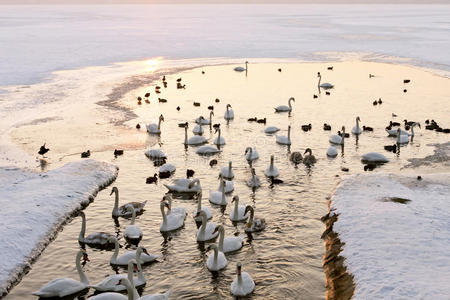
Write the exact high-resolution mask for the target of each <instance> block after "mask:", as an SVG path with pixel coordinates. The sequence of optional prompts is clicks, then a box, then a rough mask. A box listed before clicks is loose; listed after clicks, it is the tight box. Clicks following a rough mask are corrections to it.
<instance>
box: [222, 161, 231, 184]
mask: <svg viewBox="0 0 450 300" xmlns="http://www.w3.org/2000/svg"><path fill="white" fill-rule="evenodd" d="M220 174H222V177H223V178H225V179H228V180H232V179H233V178H234V172H233V168H232V166H231V161H229V162H228V167H223V168H222V170H221V171H220Z"/></svg>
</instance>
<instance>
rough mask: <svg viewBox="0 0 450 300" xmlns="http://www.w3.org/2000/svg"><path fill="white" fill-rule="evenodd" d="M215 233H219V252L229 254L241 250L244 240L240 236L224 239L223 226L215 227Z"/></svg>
mask: <svg viewBox="0 0 450 300" xmlns="http://www.w3.org/2000/svg"><path fill="white" fill-rule="evenodd" d="M215 231H218V232H219V251H221V252H223V253H229V252H234V251H237V250H239V249H241V248H242V246H243V244H244V239H243V238H242V237H240V236H227V237H225V229H224V228H223V225H219V226H217V227H216V229H215Z"/></svg>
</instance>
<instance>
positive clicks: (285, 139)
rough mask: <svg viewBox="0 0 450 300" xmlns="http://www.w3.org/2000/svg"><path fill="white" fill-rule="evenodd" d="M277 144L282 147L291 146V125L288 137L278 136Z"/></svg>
mask: <svg viewBox="0 0 450 300" xmlns="http://www.w3.org/2000/svg"><path fill="white" fill-rule="evenodd" d="M277 143H278V144H281V145H290V144H291V125H289V126H288V135H287V136H280V135H278V136H277Z"/></svg>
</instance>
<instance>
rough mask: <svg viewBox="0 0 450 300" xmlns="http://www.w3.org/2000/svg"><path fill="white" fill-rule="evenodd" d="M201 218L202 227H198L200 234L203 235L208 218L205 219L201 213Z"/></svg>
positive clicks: (204, 214)
mask: <svg viewBox="0 0 450 300" xmlns="http://www.w3.org/2000/svg"><path fill="white" fill-rule="evenodd" d="M201 216H202V227H200V232H201V234H202V235H204V234H205V231H206V223H208V218H207V217H206V213H205V212H202V214H201Z"/></svg>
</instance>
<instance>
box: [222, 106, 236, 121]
mask: <svg viewBox="0 0 450 300" xmlns="http://www.w3.org/2000/svg"><path fill="white" fill-rule="evenodd" d="M230 108H231V105H230V104H227V111H226V112H225V115H224V118H225V120H233V119H234V111H233V110H232V109H230Z"/></svg>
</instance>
